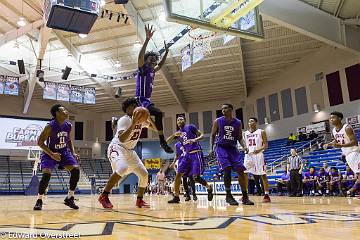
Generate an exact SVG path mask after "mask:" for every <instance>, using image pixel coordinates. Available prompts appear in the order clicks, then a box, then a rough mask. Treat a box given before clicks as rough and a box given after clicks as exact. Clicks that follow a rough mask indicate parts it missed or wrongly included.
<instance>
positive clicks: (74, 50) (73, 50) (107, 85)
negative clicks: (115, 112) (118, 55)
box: [54, 31, 123, 106]
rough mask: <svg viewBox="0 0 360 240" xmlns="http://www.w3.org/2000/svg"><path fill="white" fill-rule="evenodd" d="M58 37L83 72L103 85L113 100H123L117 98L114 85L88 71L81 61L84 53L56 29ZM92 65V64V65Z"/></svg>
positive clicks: (118, 102) (117, 102) (116, 101)
mask: <svg viewBox="0 0 360 240" xmlns="http://www.w3.org/2000/svg"><path fill="white" fill-rule="evenodd" d="M54 33H55V35H56V37H57V38H58V39H59V41H60V42H61V43H62V44H63V46H64V47H65V48H66V49H67V50H68V51H69V52H70V53H71V55H72V57H73V58H74V60H75V62H76V65H77V67H78V68H79V69H80V71H81V72H83V73H84V74H85V75H88V76H89V79H91V80H92V81H93V82H94V83H97V84H99V85H100V86H101V88H102V89H103V90H104V91H105V92H106V93H107V94H108V95H109V97H111V98H112V99H113V101H114V102H115V103H116V104H119V106H120V102H122V101H123V99H122V98H115V95H114V94H115V91H114V89H113V87H112V86H111V85H110V83H108V82H107V81H106V80H104V79H98V78H93V77H91V74H90V73H89V72H88V71H89V68H86V67H85V66H84V64H82V63H81V59H82V53H81V52H80V51H79V50H78V49H77V48H76V47H75V46H74V45H72V44H71V43H70V42H68V41H67V39H65V38H64V37H63V36H62V35H61V33H60V32H59V31H54ZM90 67H91V66H90Z"/></svg>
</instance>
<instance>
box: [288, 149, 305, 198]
mask: <svg viewBox="0 0 360 240" xmlns="http://www.w3.org/2000/svg"><path fill="white" fill-rule="evenodd" d="M290 152H291V156H290V157H288V160H287V171H288V172H290V184H291V195H290V197H295V196H296V197H302V182H301V178H302V170H303V160H302V158H301V157H300V156H299V155H298V154H297V152H296V150H295V149H294V148H292V149H291V150H290Z"/></svg>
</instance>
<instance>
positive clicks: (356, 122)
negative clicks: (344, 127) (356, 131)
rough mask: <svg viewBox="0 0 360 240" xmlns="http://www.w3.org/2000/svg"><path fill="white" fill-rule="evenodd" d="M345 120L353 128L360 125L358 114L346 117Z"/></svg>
mask: <svg viewBox="0 0 360 240" xmlns="http://www.w3.org/2000/svg"><path fill="white" fill-rule="evenodd" d="M346 122H347V123H348V124H350V125H351V126H352V127H353V128H359V127H360V115H357V116H352V117H348V118H346Z"/></svg>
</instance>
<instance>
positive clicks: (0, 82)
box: [0, 75, 5, 94]
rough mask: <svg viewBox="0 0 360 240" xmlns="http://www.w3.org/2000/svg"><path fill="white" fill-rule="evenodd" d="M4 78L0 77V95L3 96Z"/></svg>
mask: <svg viewBox="0 0 360 240" xmlns="http://www.w3.org/2000/svg"><path fill="white" fill-rule="evenodd" d="M4 82H5V76H3V75H0V94H4Z"/></svg>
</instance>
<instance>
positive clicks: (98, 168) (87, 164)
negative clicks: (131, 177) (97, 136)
mask: <svg viewBox="0 0 360 240" xmlns="http://www.w3.org/2000/svg"><path fill="white" fill-rule="evenodd" d="M80 166H81V168H82V170H83V171H84V173H85V174H86V175H87V177H88V178H91V177H93V176H94V175H95V179H96V185H97V186H103V185H105V184H106V182H107V180H108V179H109V177H110V176H111V174H112V173H113V171H112V168H111V164H110V162H109V160H108V159H106V158H100V159H82V160H81V164H80Z"/></svg>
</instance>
